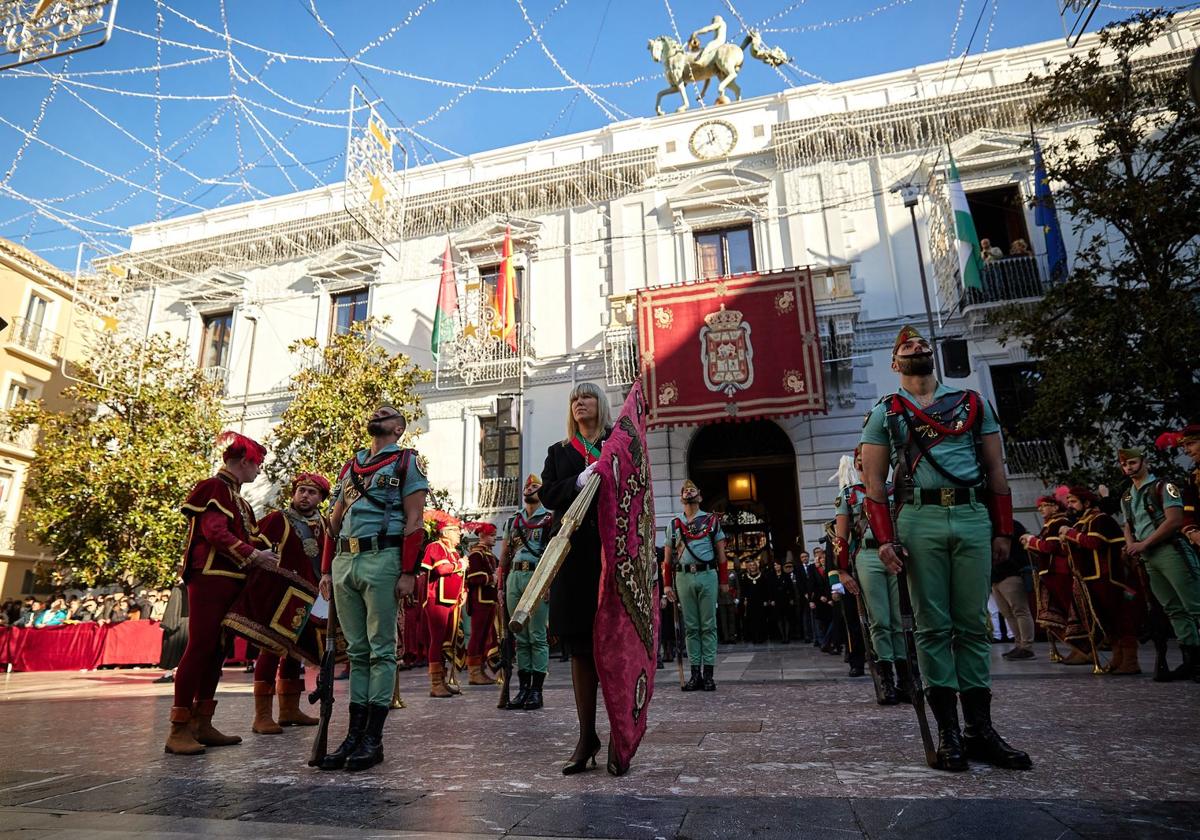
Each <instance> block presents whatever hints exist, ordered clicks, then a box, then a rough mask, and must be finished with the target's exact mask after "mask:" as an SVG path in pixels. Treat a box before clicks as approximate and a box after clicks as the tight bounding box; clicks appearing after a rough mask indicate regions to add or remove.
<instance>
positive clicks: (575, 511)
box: [508, 473, 600, 633]
mask: <svg viewBox="0 0 1200 840" xmlns="http://www.w3.org/2000/svg"><path fill="white" fill-rule="evenodd" d="M599 487H600V476H598V475H596V474H595V473H593V474H592V476H591V477H590V478H589V479H588V480H587V483H586V484H584V485H583V489H582V490H580V491H579V495H578V496H576V497H575V501H573V502H571V506H570V507H569V508H567V512H566V513H564V514H563V516H562V520H561V523H560V525H559V530H558V533H557V534H555V535H554V538H553V539H552V540H550V544H549V545H547V546H546V550H545V551H544V552H543V553H542V559H541V560H539V561H538V564H537V568H536V569H534V571H533V577H531V578H530V579H529V584H528V585H527V586H526V587H525V592H524V593H522V595H521V600H520V602H518V604H517V609H516V610H515V611H514V612H513V614H512V617H511V618H510V619H509V622H508V629H509V630H511V631H512V632H514V633H520V632H521V631H522V630H524V629H525V628H526V627H527V626H528V625H529V617H530V616H531V615H532V614H533V611H534V610H535V609H537V606H538V604H540V603H541V602H542V601H544V600H545V599H546V596H547V595H548V594H550V584H551V583H553V582H554V578H555V576H556V575H558V570H559V569H561V568H562V564H563V561H564V560H566V559H567V554H568V553H569V552H570V551H571V535H572V534H574V533H575V529H576V528H578V527H579V523H580V522H582V521H583V517H584V516H585V515H586V514H587V510H588V508H589V507H591V504H592V499H594V498H595V497H596V490H597V489H599Z"/></svg>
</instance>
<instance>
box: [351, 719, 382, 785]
mask: <svg viewBox="0 0 1200 840" xmlns="http://www.w3.org/2000/svg"><path fill="white" fill-rule="evenodd" d="M387 716H388V707H387V706H376V705H374V704H372V705H370V706H367V726H366V728H365V729H364V730H363V736H362V740H361V741H359V742H358V749H356V750H355V751H354V752H353V754H351V756H350V757H349V758H347V759H346V769H347V770H349V771H351V772H353V771H355V770H366V769H367V768H368V767H374V766H375V765H376V764H378V763H379V762H381V761H383V724H384V722H385V721H386V720H387Z"/></svg>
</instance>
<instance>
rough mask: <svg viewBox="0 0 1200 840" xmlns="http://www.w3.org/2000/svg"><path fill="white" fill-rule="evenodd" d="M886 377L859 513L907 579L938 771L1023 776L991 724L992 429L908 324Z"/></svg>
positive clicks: (995, 482)
mask: <svg viewBox="0 0 1200 840" xmlns="http://www.w3.org/2000/svg"><path fill="white" fill-rule="evenodd" d="M892 370H894V371H896V372H897V373H898V374H899V376H900V388H899V390H898V391H897V392H896V393H895V394H890V395H888V396H885V397H883V398H882V399H881V400H880V401H879V402H878V404H876V406H875V407H874V408H873V409H872V410H871V413H870V414H869V415H868V417H867V421H866V424H865V425H864V426H863V432H862V464H863V479H864V483H865V485H866V488H867V495H866V499H865V500H864V502H863V508H864V511H865V512H866V515H867V520H868V522H869V523H870V525H871V532H872V534H874V536H875V538H876V539H877V540H878V541H879V544H880V548H879V559H880V560H881V561H883V565H884V566H885V567H886V568H887V570H888V571H889V572H891V573H892V574H899V573H900V572H901V571H902V570H903V571H904V572H905V574H906V575H907V578H908V585H909V587H910V590H911V593H912V601H913V608H914V617H915V620H916V642H917V657H918V659H919V661H920V667H921V671H922V675H923V676H924V678H925V681H926V683H927V685H928V686H929V687H928V688H927V689H926V698H927V700H928V703H929V707H930V709H932V711H933V714H934V717H935V718H936V719H937V725H938V739H939V744H938V748H937V766H938V767H939V768H940V769H943V770H953V771H961V770H966V769H967V759H968V758H973V759H975V760H977V761H983V762H986V763H988V764H993V765H995V766H998V767H1005V768H1009V769H1014V770H1027V769H1029V768H1030V767H1032V766H1033V763H1032V762H1031V761H1030V759H1029V756H1028V755H1027V754H1026V753H1024V752H1021V751H1020V750H1017V749H1014V748H1013V747H1011V746H1009V745H1008V744H1007V743H1006V742H1005V741H1004V739H1003V738H1001V737H1000V735H999V734H998V733H997V732H996V730H995V729H994V728H993V726H992V720H991V706H992V692H991V644H990V640H989V638H988V633H987V629H986V628H987V626H988V608H987V600H988V595H989V593H990V592H991V572H992V564H993V563H1002V562H1003V561H1004V560H1005V559H1007V557H1008V554H1009V549H1010V541H1011V539H1012V534H1013V516H1012V496H1011V495H1010V493H1009V489H1008V481H1007V479H1006V478H1005V473H1004V456H1003V449H1002V444H1001V441H1000V424H999V423H998V422H997V420H996V415H995V412H994V411H993V410H992V408H991V406H989V405H988V404H987V403H986V401H984V400H983V398H982V397H980V396H979V394H977V393H975V392H974V391H964V390H959V389H956V388H950V387H948V386H946V385H943V384H941V383H939V382H938V381H937V378H936V377H935V376H934V375H933V350H932V348H931V347H930V345H929V342H928V341H926V340H925V339H924V338H923V337H922V336H921V334H920V333H919V332H918V331H917V330H916V329H915V328H913V327H911V326H907V327H904V328H903V329H901V330H900V333H899V334H898V335H897V336H896V342H895V344H894V345H893V347H892ZM889 466H894V467H895V501H896V510H897V513H896V518H895V521H894V522H893V519H892V514H891V510H890V508H889V505H888V495H887V488H886V484H887V477H888V468H889ZM902 585H903V582H902ZM960 700H961V702H962V707H963V718H964V720H965V722H966V730H965V732H963V731H961V730H960V729H959V723H958V702H959V701H960Z"/></svg>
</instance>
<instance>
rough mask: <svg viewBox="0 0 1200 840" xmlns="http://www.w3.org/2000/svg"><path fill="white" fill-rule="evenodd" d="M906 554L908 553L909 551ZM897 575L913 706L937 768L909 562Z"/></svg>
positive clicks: (929, 758) (927, 760) (927, 755)
mask: <svg viewBox="0 0 1200 840" xmlns="http://www.w3.org/2000/svg"><path fill="white" fill-rule="evenodd" d="M893 527H894V526H893ZM905 554H906V555H907V552H905ZM906 559H907V557H906ZM896 577H897V582H898V583H899V588H900V624H901V625H902V626H903V628H904V657H905V659H907V660H908V675H909V678H910V682H911V685H910V686H909V694H911V695H912V705H913V708H914V709H916V710H917V725H918V726H920V728H921V743H922V744H923V745H924V746H925V763H926V764H928V765H929V766H930V767H932V768H933V769H935V770H936V769H937V768H938V760H937V748H936V747H934V745H933V733H932V732H931V731H930V729H929V717H928V716H927V715H926V714H925V686H924V685H922V683H921V668H920V666H919V665H918V664H917V634H916V632H915V627H914V622H913V608H912V597H911V596H910V595H909V594H908V567H907V564H905V565H904V566H901V567H900V574H899V575H897V576H896Z"/></svg>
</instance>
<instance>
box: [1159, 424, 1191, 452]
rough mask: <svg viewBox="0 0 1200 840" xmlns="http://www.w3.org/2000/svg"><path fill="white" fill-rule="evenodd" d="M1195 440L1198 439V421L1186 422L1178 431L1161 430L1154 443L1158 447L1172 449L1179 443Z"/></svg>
mask: <svg viewBox="0 0 1200 840" xmlns="http://www.w3.org/2000/svg"><path fill="white" fill-rule="evenodd" d="M1197 440H1200V423H1188V424H1187V425H1186V426H1184V427H1183V428H1182V429H1179V430H1178V431H1175V432H1163V433H1162V434H1161V435H1159V436H1158V437H1157V438H1156V439H1155V441H1154V445H1155V446H1157V447H1158V448H1159V449H1174V448H1175V447H1176V446H1179V445H1181V444H1184V443H1192V442H1193V441H1197Z"/></svg>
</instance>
